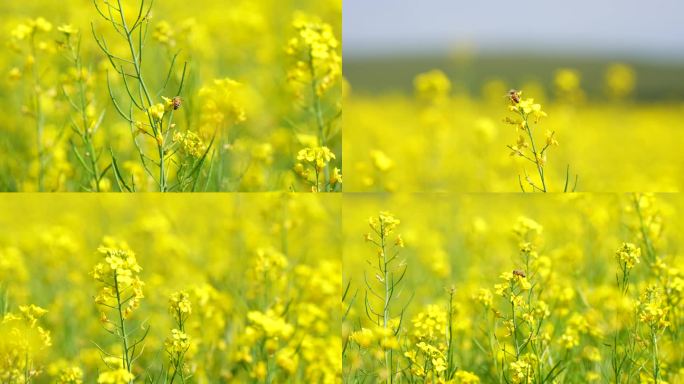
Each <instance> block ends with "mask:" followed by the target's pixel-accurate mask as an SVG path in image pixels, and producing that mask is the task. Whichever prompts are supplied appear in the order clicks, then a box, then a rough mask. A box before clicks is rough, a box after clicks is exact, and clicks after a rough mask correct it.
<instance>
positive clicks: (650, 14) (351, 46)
mask: <svg viewBox="0 0 684 384" xmlns="http://www.w3.org/2000/svg"><path fill="white" fill-rule="evenodd" d="M463 44H468V45H471V46H473V47H476V51H481V52H492V51H493V52H499V51H502V50H506V51H519V50H525V52H530V51H537V52H541V53H548V52H576V53H587V54H594V53H598V54H601V55H608V56H614V55H618V56H619V55H622V56H637V57H638V56H646V57H649V56H651V57H659V58H675V59H682V58H684V0H640V1H637V0H511V1H502V0H496V1H478V0H465V1H464V0H344V2H343V49H344V55H345V57H353V56H359V55H363V56H368V55H371V56H372V55H377V54H387V53H421V52H422V53H443V52H447V51H449V49H450V47H453V46H455V45H463Z"/></svg>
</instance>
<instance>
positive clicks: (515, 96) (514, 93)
mask: <svg viewBox="0 0 684 384" xmlns="http://www.w3.org/2000/svg"><path fill="white" fill-rule="evenodd" d="M521 93H522V92H520V91H518V90H517V89H511V90H510V91H508V94H507V95H506V96H507V97H508V98H510V99H511V102H512V103H513V104H518V103H519V102H520V94H521Z"/></svg>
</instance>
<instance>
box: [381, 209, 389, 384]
mask: <svg viewBox="0 0 684 384" xmlns="http://www.w3.org/2000/svg"><path fill="white" fill-rule="evenodd" d="M380 248H381V250H382V263H383V270H382V274H383V276H382V277H383V280H384V281H385V305H384V308H383V314H382V326H383V328H385V329H387V325H388V323H389V320H390V319H389V317H390V313H389V311H390V289H391V287H390V283H389V279H388V276H387V252H385V228H384V224H383V223H382V220H381V221H380ZM385 366H386V367H387V383H388V384H392V351H391V350H385Z"/></svg>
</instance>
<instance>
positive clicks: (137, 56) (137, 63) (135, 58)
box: [117, 0, 166, 192]
mask: <svg viewBox="0 0 684 384" xmlns="http://www.w3.org/2000/svg"><path fill="white" fill-rule="evenodd" d="M117 4H118V6H119V15H120V16H121V25H122V27H123V30H124V34H125V35H126V41H127V42H128V48H129V49H130V51H131V59H132V60H131V61H132V62H133V67H134V68H135V74H136V77H137V79H138V83H139V84H140V87H141V88H142V90H143V93H144V94H145V98H146V99H147V106H148V107H151V106H152V97H151V96H150V92H149V91H148V90H147V85H145V80H144V79H143V75H142V69H141V65H142V52H138V53H136V51H135V47H134V46H133V38H132V37H131V35H132V31H130V30H129V29H128V24H127V23H126V17H125V15H124V10H123V7H122V6H121V0H117ZM139 28H140V29H141V30H140V32H139V33H141V34H142V26H140V27H139ZM141 39H142V37H141ZM122 76H126V75H125V74H123V75H122ZM142 101H143V103H142V104H143V107H144V106H145V103H144V100H142ZM161 127H162V124H161V122H160V123H159V127H157V123H156V122H154V121H152V130H153V131H154V135H155V139H156V136H157V132H158V130H160V129H161ZM157 152H158V154H159V191H160V192H166V173H165V171H164V141H163V140H162V141H161V143H160V142H159V141H157Z"/></svg>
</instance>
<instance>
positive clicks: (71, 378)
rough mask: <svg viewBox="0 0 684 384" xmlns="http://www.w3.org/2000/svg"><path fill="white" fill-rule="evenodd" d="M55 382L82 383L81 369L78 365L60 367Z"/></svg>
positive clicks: (63, 383)
mask: <svg viewBox="0 0 684 384" xmlns="http://www.w3.org/2000/svg"><path fill="white" fill-rule="evenodd" d="M57 384H83V370H82V369H81V368H79V367H68V368H64V369H62V370H61V371H60V372H59V377H58V378H57Z"/></svg>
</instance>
